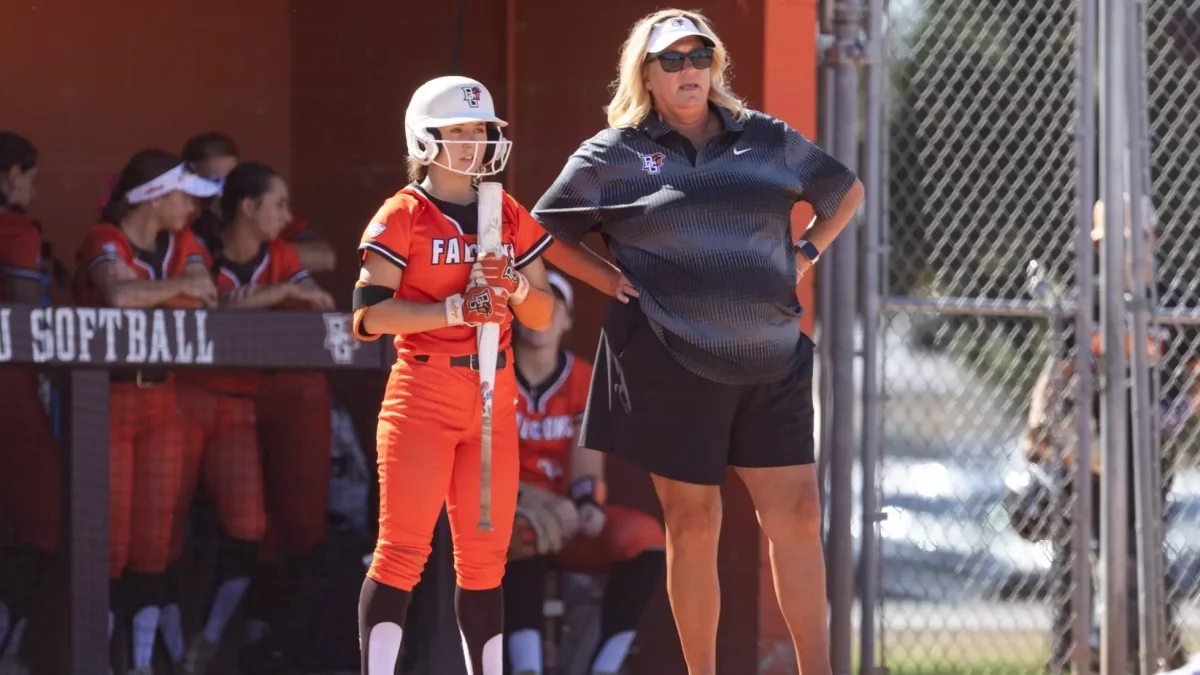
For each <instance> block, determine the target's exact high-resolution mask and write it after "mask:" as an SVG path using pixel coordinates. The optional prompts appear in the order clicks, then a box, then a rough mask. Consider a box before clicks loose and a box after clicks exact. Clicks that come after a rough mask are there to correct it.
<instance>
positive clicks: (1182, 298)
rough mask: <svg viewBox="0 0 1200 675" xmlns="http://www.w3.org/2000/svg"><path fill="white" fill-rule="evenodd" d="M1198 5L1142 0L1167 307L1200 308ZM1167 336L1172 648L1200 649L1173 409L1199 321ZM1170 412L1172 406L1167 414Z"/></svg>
mask: <svg viewBox="0 0 1200 675" xmlns="http://www.w3.org/2000/svg"><path fill="white" fill-rule="evenodd" d="M1198 19H1200V3H1198V2H1194V1H1190V0H1154V1H1152V2H1148V3H1146V4H1145V34H1146V44H1145V49H1144V55H1143V56H1142V58H1144V60H1145V68H1146V82H1145V87H1146V90H1147V106H1146V108H1147V121H1148V124H1149V148H1148V149H1147V150H1148V155H1149V168H1150V172H1149V173H1150V176H1149V178H1150V181H1149V182H1150V186H1149V191H1148V193H1149V195H1150V197H1151V200H1152V204H1153V208H1154V213H1155V215H1156V216H1157V217H1156V218H1155V219H1154V220H1155V222H1154V225H1155V230H1156V233H1157V235H1158V240H1157V243H1156V246H1155V253H1156V255H1155V260H1154V262H1155V263H1156V267H1157V270H1156V272H1157V273H1156V277H1155V280H1154V281H1155V283H1154V284H1153V285H1152V288H1153V290H1154V291H1156V294H1157V295H1158V298H1157V299H1158V303H1159V304H1160V306H1162V308H1163V310H1164V312H1163V313H1164V314H1170V313H1172V311H1173V310H1184V311H1187V310H1192V309H1195V308H1197V307H1200V285H1198V281H1200V278H1198V277H1197V271H1198V270H1200V259H1198V258H1197V253H1196V249H1197V246H1196V245H1197V232H1196V228H1195V222H1196V221H1195V214H1196V213H1197V212H1198V208H1200V162H1197V155H1198V152H1200V75H1198V71H1197V68H1198V67H1200V58H1198V57H1200V51H1198V47H1200V20H1198ZM1155 328H1156V331H1155V332H1156V334H1158V335H1160V336H1161V337H1162V339H1163V341H1164V343H1165V347H1164V353H1163V359H1162V361H1161V366H1162V367H1161V368H1160V369H1159V373H1158V385H1159V388H1160V391H1161V396H1160V398H1161V399H1162V401H1163V403H1164V405H1165V406H1167V410H1168V411H1169V414H1167V415H1165V416H1164V422H1165V424H1163V444H1162V452H1163V457H1164V471H1163V489H1164V493H1165V494H1166V495H1167V500H1166V508H1165V509H1164V513H1163V516H1164V526H1165V527H1164V536H1165V549H1166V570H1165V572H1166V575H1165V577H1166V605H1167V607H1166V610H1167V629H1168V634H1167V637H1168V639H1169V640H1170V642H1169V643H1168V648H1169V649H1179V648H1180V647H1182V648H1183V649H1184V650H1187V651H1189V652H1195V651H1197V650H1200V615H1198V614H1197V612H1196V602H1197V595H1198V592H1200V555H1198V553H1200V471H1197V458H1198V455H1200V424H1198V423H1197V422H1198V420H1197V419H1196V418H1195V417H1190V418H1189V417H1187V416H1186V415H1180V414H1178V413H1179V412H1181V411H1185V410H1191V409H1192V408H1193V406H1194V403H1193V401H1194V400H1195V399H1196V398H1197V396H1196V379H1195V373H1196V368H1195V364H1196V363H1197V361H1198V360H1200V326H1196V325H1187V324H1177V323H1174V322H1169V321H1165V320H1164V321H1160V322H1159V325H1157V326H1155ZM1171 412H1174V413H1176V414H1170V413H1171Z"/></svg>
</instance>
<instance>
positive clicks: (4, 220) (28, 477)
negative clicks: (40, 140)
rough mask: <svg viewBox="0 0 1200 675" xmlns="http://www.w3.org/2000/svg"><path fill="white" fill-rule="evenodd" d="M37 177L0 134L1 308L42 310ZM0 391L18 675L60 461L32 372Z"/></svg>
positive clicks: (7, 649)
mask: <svg viewBox="0 0 1200 675" xmlns="http://www.w3.org/2000/svg"><path fill="white" fill-rule="evenodd" d="M37 172H38V153H37V149H36V148H35V147H34V146H33V144H32V143H30V142H29V141H28V140H27V139H25V138H23V137H21V136H20V135H18V134H15V133H12V132H8V131H0V302H11V303H20V304H25V305H37V306H40V305H41V304H42V294H43V288H42V260H41V250H42V238H41V234H40V233H39V231H38V229H37V227H36V226H35V225H34V224H33V223H32V222H31V221H30V220H29V218H28V217H26V215H25V210H26V209H27V208H28V207H29V204H30V202H31V201H33V198H34V196H35V194H36V190H35V181H36V179H37ZM0 391H2V392H4V403H3V405H0V438H3V439H4V442H3V443H0V530H5V529H7V527H8V526H10V525H11V526H12V528H13V534H14V537H13V541H12V543H11V545H8V546H5V547H4V549H3V550H2V551H0V672H5V673H7V672H14V673H21V672H25V671H24V670H23V668H24V667H23V666H21V665H20V656H19V651H20V645H21V636H22V634H23V633H24V628H25V626H26V623H27V619H28V617H29V614H30V612H31V610H32V609H33V607H34V605H35V604H36V603H37V602H38V600H39V597H38V595H39V593H40V592H41V591H42V590H43V589H44V588H45V583H46V581H48V576H47V575H48V574H49V573H50V571H51V570H52V569H53V567H52V561H53V558H52V556H53V555H54V554H55V553H56V552H57V551H58V539H59V495H60V490H59V480H60V473H59V472H60V464H59V460H60V456H59V450H58V444H57V443H56V441H55V439H54V429H53V427H52V425H51V422H50V418H49V416H47V414H46V409H45V408H44V407H43V406H42V402H41V400H40V399H39V397H38V371H37V369H36V368H33V367H31V366H27V365H12V364H7V365H4V366H2V367H0ZM6 668H8V669H11V670H6Z"/></svg>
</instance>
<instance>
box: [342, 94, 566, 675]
mask: <svg viewBox="0 0 1200 675" xmlns="http://www.w3.org/2000/svg"><path fill="white" fill-rule="evenodd" d="M504 126H505V122H504V121H503V120H501V119H499V118H498V117H496V114H495V111H494V107H493V102H492V95H491V94H490V93H489V92H488V90H487V89H486V88H485V87H484V86H483V85H482V84H480V83H479V82H477V81H475V80H472V79H469V78H466V77H440V78H437V79H434V80H431V81H429V82H427V83H425V84H424V85H422V86H421V87H420V88H418V89H417V91H416V93H414V94H413V97H412V101H411V103H410V104H409V107H408V111H407V113H406V115H405V132H406V135H407V140H408V152H409V177H410V178H411V179H412V181H413V183H412V184H411V185H409V186H408V187H405V188H404V189H402V190H400V192H398V193H396V195H395V196H393V197H392V198H391V199H389V200H388V201H387V202H385V203H384V205H383V207H382V208H381V209H380V210H379V212H378V213H377V215H376V216H375V218H374V219H373V221H372V223H371V224H370V225H369V226H368V227H367V228H366V232H365V233H364V234H363V238H362V243H361V245H360V246H359V250H360V251H361V253H362V270H361V273H360V276H359V281H358V284H357V287H356V288H355V292H354V329H355V332H356V333H357V334H358V336H359V337H360V338H362V339H365V340H370V339H375V338H378V337H379V336H381V335H384V334H391V335H395V336H396V350H397V354H398V359H397V361H396V365H395V367H394V368H393V369H392V373H391V377H390V379H389V381H388V385H387V390H386V393H385V395H384V401H383V407H382V409H381V411H380V413H379V428H378V434H377V438H376V445H377V451H378V455H379V459H378V465H379V484H380V503H379V539H378V542H377V545H376V548H375V555H374V558H373V560H372V563H371V567H370V570H369V571H368V572H367V579H366V581H365V582H364V584H363V588H362V596H361V598H360V601H359V631H360V636H361V643H362V672H363V673H364V675H385V674H386V675H391V673H393V672H394V670H395V667H396V657H397V655H398V653H399V650H400V642H401V636H402V635H403V626H404V615H405V611H406V609H407V607H408V601H409V596H410V592H411V591H412V588H413V586H414V585H415V584H416V583H417V580H418V578H419V577H420V574H421V570H422V569H423V567H424V565H425V560H426V558H427V557H428V555H429V551H430V540H431V537H432V534H433V527H434V524H435V522H436V521H437V517H438V513H439V512H440V511H441V508H442V504H443V503H445V504H446V507H447V513H448V515H449V517H450V524H451V529H452V533H453V543H454V567H455V573H456V576H457V579H458V589H457V592H456V594H455V609H456V611H457V613H458V621H459V627H460V629H461V631H462V636H463V642H464V652H465V653H466V654H467V660H468V670H467V672H468V673H472V674H473V675H500V673H501V671H502V668H503V646H502V637H501V636H502V633H503V623H504V607H503V592H502V591H501V589H500V580H501V578H502V577H503V576H504V564H505V558H506V553H507V549H508V543H509V538H510V535H511V533H512V522H513V512H514V509H515V508H516V501H517V474H518V458H517V425H516V399H517V383H516V379H515V377H514V376H513V367H512V352H511V350H510V348H509V341H510V336H511V332H510V312H511V313H512V314H515V315H516V316H517V317H519V318H520V320H521V321H522V323H524V324H526V325H528V326H530V327H532V328H534V329H544V328H546V327H547V326H548V325H549V321H550V315H551V312H552V311H553V309H554V300H553V297H552V296H551V295H550V293H549V292H548V291H547V290H546V272H545V269H544V267H543V266H542V262H541V260H540V259H539V256H540V255H541V253H542V252H543V250H544V249H545V248H546V247H547V246H548V245H549V244H550V238H549V237H548V236H546V234H545V233H544V232H543V231H542V229H541V228H540V227H538V225H537V223H535V222H534V221H533V219H532V218H531V217H530V216H529V213H528V212H527V211H526V210H525V208H524V207H522V206H521V205H520V204H518V203H517V202H516V200H514V199H513V198H512V197H510V196H508V195H507V194H506V195H505V196H504V200H503V243H504V247H505V249H506V251H507V254H506V255H503V256H493V257H488V258H483V259H481V258H480V256H478V255H477V252H476V233H477V230H478V225H479V223H478V217H477V208H478V207H477V204H476V198H477V194H476V191H475V181H476V179H478V178H479V177H482V176H487V175H491V174H495V173H498V172H499V171H501V170H503V168H504V164H505V161H506V160H507V159H508V154H509V149H510V145H511V142H510V141H508V140H506V139H505V138H504V135H503V133H502V132H501V129H502V128H503V127H504ZM485 323H494V324H498V325H499V326H500V333H501V334H500V343H499V352H498V357H497V362H496V380H495V394H494V411H493V415H494V417H493V420H494V421H493V428H492V433H493V439H494V440H493V446H492V447H493V453H494V455H493V459H492V462H493V465H492V485H491V489H492V509H493V515H492V519H493V522H494V523H495V528H494V529H493V530H492V531H490V532H481V531H478V530H477V528H476V524H477V519H478V517H479V504H480V486H481V480H480V420H481V414H480V409H481V404H480V393H479V373H478V359H477V358H476V355H477V353H478V350H477V347H476V329H477V327H478V326H480V325H481V324H485Z"/></svg>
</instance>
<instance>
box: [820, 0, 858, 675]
mask: <svg viewBox="0 0 1200 675" xmlns="http://www.w3.org/2000/svg"><path fill="white" fill-rule="evenodd" d="M861 26H862V7H861V4H860V2H859V0H841V2H839V3H838V4H837V5H836V6H835V7H834V30H835V36H836V38H837V50H836V53H837V62H836V63H835V64H834V66H833V67H834V72H835V77H836V82H837V86H836V91H837V93H836V96H837V99H836V100H837V112H838V115H837V134H836V137H835V140H836V145H835V146H834V148H833V154H834V155H835V156H836V157H837V158H838V159H839V160H840V161H841V162H842V164H844V165H846V166H847V167H848V168H850V169H851V170H854V171H857V169H858V153H859V147H858V124H857V121H856V120H857V119H858V102H859V92H858V85H859V82H858V59H857V57H858V38H859V32H860V29H861ZM856 220H857V218H855V219H854V220H851V221H850V224H849V225H848V226H847V227H846V231H845V232H843V233H842V235H841V236H840V237H839V239H838V242H837V243H836V244H834V245H833V250H832V252H831V254H832V255H831V256H830V257H831V260H830V261H829V263H827V264H828V265H830V266H831V267H833V281H834V285H833V289H832V299H833V305H832V307H830V309H831V310H832V311H831V314H832V316H831V317H830V318H831V321H830V328H831V330H830V333H829V337H828V339H829V342H830V353H831V356H832V366H833V372H832V383H833V391H832V394H833V417H832V428H831V429H830V436H831V439H830V446H829V451H830V454H831V456H830V510H829V548H830V552H829V555H828V560H829V562H830V570H831V571H832V572H833V574H832V575H830V576H829V583H830V594H829V595H830V629H829V646H830V661H831V664H832V666H833V672H834V673H835V675H849V673H850V664H851V642H852V638H851V636H852V632H853V631H852V618H851V613H852V611H851V610H852V606H853V603H854V573H853V570H854V549H853V542H852V539H851V535H850V527H851V503H852V501H853V470H854V398H855V396H854V393H855V387H854V355H855V343H856V340H855V334H854V332H855V331H854V327H855V311H854V310H855V308H856V307H857V306H858V250H857V248H856V243H857V240H858V232H857V229H858V228H857V223H856Z"/></svg>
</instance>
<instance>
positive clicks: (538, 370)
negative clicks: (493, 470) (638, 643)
mask: <svg viewBox="0 0 1200 675" xmlns="http://www.w3.org/2000/svg"><path fill="white" fill-rule="evenodd" d="M547 279H548V281H549V283H550V288H551V289H552V290H553V292H554V295H555V300H556V302H555V306H554V318H553V320H552V321H551V324H550V328H549V329H548V330H545V331H534V330H530V329H529V328H526V327H525V326H523V325H520V324H518V325H517V326H515V328H514V334H513V356H514V357H515V359H516V364H517V371H516V375H517V387H518V389H519V391H520V394H521V396H520V399H519V400H518V402H517V427H518V430H519V434H520V438H521V491H520V496H519V497H518V500H517V513H518V514H519V516H518V519H517V523H518V524H517V526H516V530H517V531H516V532H515V533H514V537H513V538H514V541H518V542H521V544H525V542H529V543H531V544H532V545H520V546H518V547H517V548H516V549H515V550H514V549H510V550H509V561H508V569H507V571H506V572H505V574H504V613H505V619H504V630H505V634H506V635H507V638H506V640H505V642H506V643H507V644H506V647H507V649H508V661H509V666H510V667H511V672H512V673H513V675H542V634H541V627H542V625H543V623H544V618H543V604H544V603H545V596H546V572H547V571H548V569H549V568H550V567H551V566H554V567H557V568H559V569H563V570H567V571H571V572H581V573H585V574H607V575H608V583H607V586H606V587H605V591H604V600H603V603H602V604H601V609H600V640H599V642H598V643H597V645H596V650H595V652H594V653H593V654H592V655H591V663H590V667H589V670H588V673H590V674H591V675H615V674H616V673H619V672H621V666H622V664H623V663H624V661H625V656H626V655H627V654H628V653H629V648H630V646H631V645H632V644H633V638H634V636H635V635H636V634H637V627H638V621H639V620H640V619H641V617H642V613H643V612H644V611H645V609H646V606H647V605H648V604H649V602H650V598H651V596H652V595H653V594H654V590H655V589H656V588H658V586H659V585H660V584H662V581H663V572H664V570H665V569H666V551H665V546H666V542H665V538H664V535H663V528H662V525H660V524H659V523H658V521H657V520H655V519H654V518H652V517H651V516H650V515H649V514H647V513H643V512H641V511H638V510H635V509H631V508H628V507H624V506H616V505H613V504H606V503H605V501H606V500H605V493H606V490H605V488H604V485H605V483H604V455H603V454H602V453H600V452H597V451H595V450H589V449H587V448H583V447H580V446H579V444H578V442H577V441H578V437H579V436H578V434H579V421H580V420H581V419H582V418H583V413H584V409H585V408H586V407H587V399H588V390H589V388H590V386H591V379H592V366H591V364H589V363H588V362H587V361H583V360H581V359H579V358H576V357H575V355H573V354H571V353H570V352H568V351H567V350H566V349H564V348H563V346H562V340H563V335H565V334H566V332H567V331H569V330H570V329H571V314H572V312H573V310H574V305H575V300H574V298H575V293H574V290H573V289H572V287H571V283H570V282H569V281H567V280H566V279H565V278H564V277H563V276H562V275H561V274H559V273H557V272H554V271H551V272H548V273H547ZM525 530H528V532H526V531H525ZM530 540H532V541H530Z"/></svg>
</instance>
